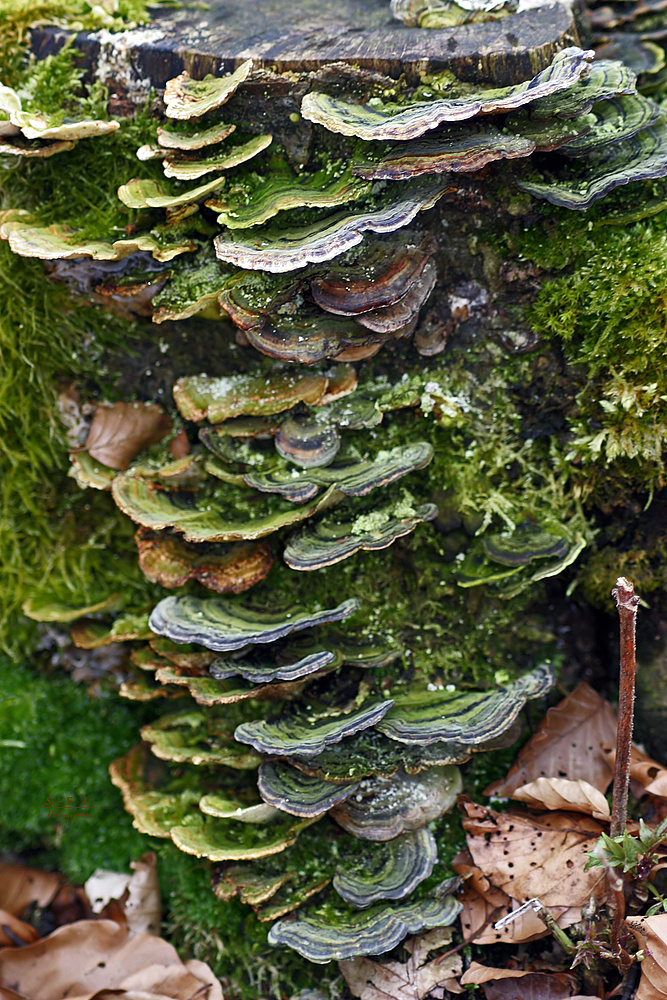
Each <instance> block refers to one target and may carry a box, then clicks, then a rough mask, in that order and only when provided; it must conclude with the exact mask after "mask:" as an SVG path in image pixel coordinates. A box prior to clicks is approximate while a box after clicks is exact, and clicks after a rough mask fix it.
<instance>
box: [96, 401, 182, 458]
mask: <svg viewBox="0 0 667 1000" xmlns="http://www.w3.org/2000/svg"><path fill="white" fill-rule="evenodd" d="M170 430H171V419H170V417H168V416H167V414H166V413H165V412H164V410H163V409H162V407H161V406H157V405H156V404H155V403H114V404H113V406H107V405H102V406H98V407H97V409H96V410H95V416H94V417H93V422H92V424H91V427H90V431H89V432H88V437H87V439H86V444H85V449H86V451H87V452H88V453H89V455H90V456H91V457H92V458H94V459H96V461H98V462H101V463H102V464H103V465H106V466H108V467H109V468H110V469H116V470H117V471H119V472H122V471H123V470H125V469H127V467H128V465H129V464H130V462H131V461H132V459H133V458H135V457H136V456H137V455H138V454H139V452H140V451H143V449H144V448H147V447H148V446H149V445H151V444H157V442H158V441H161V440H162V438H163V437H165V436H166V435H167V434H168V433H169V431H170Z"/></svg>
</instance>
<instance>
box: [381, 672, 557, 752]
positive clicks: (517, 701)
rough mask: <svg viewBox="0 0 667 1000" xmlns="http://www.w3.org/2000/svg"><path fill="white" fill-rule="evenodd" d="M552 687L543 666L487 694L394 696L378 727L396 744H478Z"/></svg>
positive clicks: (550, 674) (491, 737)
mask: <svg viewBox="0 0 667 1000" xmlns="http://www.w3.org/2000/svg"><path fill="white" fill-rule="evenodd" d="M553 684H554V676H553V672H552V669H551V667H550V666H549V665H548V664H542V665H541V666H539V667H537V668H536V669H535V670H532V671H531V672H530V673H529V674H526V675H525V676H523V677H520V678H519V679H518V680H516V681H513V682H512V683H510V684H506V685H505V686H504V687H501V688H496V690H491V691H483V692H480V691H466V692H459V691H453V692H450V691H447V690H446V689H444V690H435V691H429V690H428V689H427V688H421V689H419V690H417V689H415V690H412V691H410V693H408V694H404V695H397V696H396V698H395V705H394V708H393V709H392V711H391V712H390V713H389V715H388V717H386V718H384V719H381V720H380V721H379V722H378V724H377V729H378V730H379V732H381V733H383V734H384V735H385V736H388V737H389V738H390V739H392V740H398V742H400V743H408V744H417V745H418V746H429V745H430V744H431V743H438V742H446V743H460V744H461V745H463V746H466V747H473V746H478V745H479V744H482V743H488V742H489V741H490V740H495V739H498V737H500V736H501V735H502V734H503V733H504V732H505V731H506V730H507V729H509V728H510V726H512V724H513V723H514V721H515V720H516V718H517V716H518V715H519V712H520V711H521V709H522V708H523V706H524V705H525V703H526V702H527V701H530V700H532V699H534V698H541V697H542V695H544V694H546V692H547V691H549V690H550V688H552V687H553Z"/></svg>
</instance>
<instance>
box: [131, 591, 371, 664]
mask: <svg viewBox="0 0 667 1000" xmlns="http://www.w3.org/2000/svg"><path fill="white" fill-rule="evenodd" d="M358 607H359V602H358V601H356V600H354V599H350V600H347V601H343V602H342V603H341V604H339V605H338V607H336V608H328V609H326V610H314V611H307V610H305V609H304V608H299V607H293V608H291V609H290V610H289V611H283V612H280V611H256V610H254V609H253V608H251V607H248V606H244V605H242V604H240V603H239V602H238V601H234V600H231V599H230V600H226V601H222V600H219V599H204V600H201V599H199V598H196V597H166V598H165V599H164V600H162V601H160V603H159V604H158V605H157V607H156V608H155V609H154V610H153V613H152V614H151V619H150V620H151V623H152V624H151V628H152V630H153V631H154V632H155V633H156V634H157V635H163V636H166V637H167V638H169V639H171V640H173V641H174V642H179V643H189V642H195V643H199V644H201V645H202V646H205V647H206V648H207V649H212V650H215V651H216V652H226V651H229V650H233V649H241V648H242V647H243V646H247V645H254V644H256V643H262V644H263V643H267V642H275V641H276V640H277V639H282V638H284V637H285V636H287V635H290V633H292V632H299V631H301V629H304V628H311V627H312V626H314V625H324V624H328V623H329V622H336V621H341V620H343V619H345V618H349V616H350V615H351V614H353V613H354V612H355V611H356V610H357V609H358Z"/></svg>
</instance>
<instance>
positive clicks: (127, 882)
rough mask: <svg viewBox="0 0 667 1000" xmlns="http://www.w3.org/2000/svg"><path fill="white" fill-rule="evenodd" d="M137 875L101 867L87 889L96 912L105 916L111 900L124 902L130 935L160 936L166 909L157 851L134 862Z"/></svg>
mask: <svg viewBox="0 0 667 1000" xmlns="http://www.w3.org/2000/svg"><path fill="white" fill-rule="evenodd" d="M130 867H131V868H132V869H133V870H134V874H133V875H126V874H124V873H123V872H110V871H104V870H103V869H102V868H98V869H97V871H95V872H93V874H92V875H91V876H90V878H89V879H88V881H87V882H86V885H85V889H86V893H87V895H88V898H89V899H90V902H91V905H92V908H93V912H94V913H102V911H103V910H104V908H105V907H106V906H107V904H108V903H109V902H110V901H111V900H116V901H118V902H120V904H121V909H122V911H123V914H124V917H125V920H126V922H127V929H128V932H129V934H130V936H133V935H135V934H156V933H158V932H159V930H160V920H161V917H162V906H161V904H160V883H159V881H158V877H157V868H156V857H155V852H154V851H148V852H147V853H146V854H144V855H143V857H141V858H139V859H138V860H137V861H132V862H130Z"/></svg>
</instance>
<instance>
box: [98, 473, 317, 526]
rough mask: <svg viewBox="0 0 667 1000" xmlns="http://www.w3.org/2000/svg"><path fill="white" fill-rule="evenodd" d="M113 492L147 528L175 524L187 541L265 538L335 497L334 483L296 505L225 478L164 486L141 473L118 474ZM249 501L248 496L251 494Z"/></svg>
mask: <svg viewBox="0 0 667 1000" xmlns="http://www.w3.org/2000/svg"><path fill="white" fill-rule="evenodd" d="M111 489H112V493H113V498H114V500H115V502H116V504H117V505H118V507H119V508H120V510H122V511H123V513H124V514H127V515H128V517H130V518H132V520H133V521H134V522H135V523H136V524H140V525H141V526H142V527H144V528H151V529H152V530H154V531H160V530H162V529H164V528H173V529H174V530H175V531H177V532H179V534H182V535H183V537H184V539H185V541H186V542H241V541H252V540H254V539H257V538H264V537H265V536H266V535H270V534H273V533H274V532H275V531H278V530H279V529H280V528H284V527H287V526H289V525H291V524H296V523H297V522H298V521H303V520H305V519H306V518H307V517H310V516H311V515H312V514H314V513H316V512H318V511H319V510H322V509H325V508H326V507H328V506H330V505H331V501H332V500H335V499H336V497H334V490H335V487H333V486H332V487H330V488H329V490H327V492H326V493H324V494H322V495H321V496H319V497H316V498H315V499H314V500H313V501H311V502H310V503H309V504H304V505H302V506H300V507H296V506H295V505H294V504H291V503H289V502H288V501H287V500H282V499H277V498H275V497H271V496H262V495H260V496H257V494H255V495H254V497H253V494H252V493H251V491H250V490H248V489H246V488H238V487H234V486H232V485H230V484H229V483H225V484H224V486H219V487H212V488H211V487H210V486H205V487H204V488H200V489H198V490H192V489H184V488H178V487H177V488H175V489H165V488H164V487H163V486H162V485H161V484H158V483H154V482H149V481H148V480H146V479H143V478H142V477H141V476H138V475H131V474H125V475H120V476H117V477H116V478H115V479H114V481H113V484H112V488H111ZM251 498H252V501H251V503H250V505H249V504H248V501H249V500H251Z"/></svg>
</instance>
